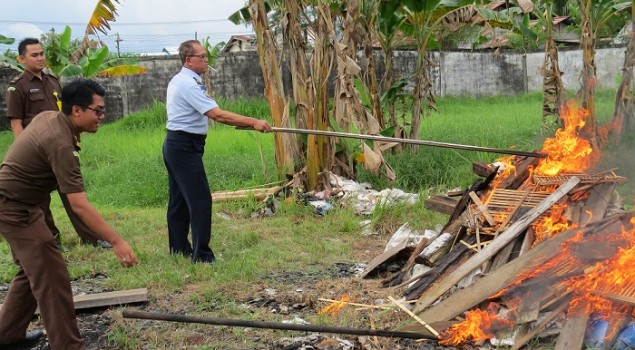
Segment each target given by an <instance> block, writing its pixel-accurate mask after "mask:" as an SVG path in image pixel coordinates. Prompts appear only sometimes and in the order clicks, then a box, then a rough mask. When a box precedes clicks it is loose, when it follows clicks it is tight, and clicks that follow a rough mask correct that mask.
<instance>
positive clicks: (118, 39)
mask: <svg viewBox="0 0 635 350" xmlns="http://www.w3.org/2000/svg"><path fill="white" fill-rule="evenodd" d="M115 35H117V39H115V42H117V57H121V52H119V43H120V42H121V41H123V39H121V38H120V37H119V33H117V34H115Z"/></svg>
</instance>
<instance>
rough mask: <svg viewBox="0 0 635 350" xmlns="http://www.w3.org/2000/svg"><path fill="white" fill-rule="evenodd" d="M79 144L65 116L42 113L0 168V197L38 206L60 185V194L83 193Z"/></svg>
mask: <svg viewBox="0 0 635 350" xmlns="http://www.w3.org/2000/svg"><path fill="white" fill-rule="evenodd" d="M78 141H79V133H78V132H77V131H76V130H75V128H74V126H73V124H72V123H71V120H70V118H69V117H68V116H66V115H65V114H64V113H62V112H55V111H47V112H42V113H40V114H39V115H38V117H37V118H35V119H34V120H33V122H32V123H31V125H30V126H29V127H28V128H26V129H24V132H23V133H22V134H20V137H18V138H17V139H16V140H15V142H14V143H13V145H11V147H10V148H9V150H8V151H7V154H6V156H5V158H4V161H3V162H2V165H0V194H1V195H4V196H5V197H6V198H9V199H12V200H15V201H18V202H22V203H27V204H39V203H42V202H43V201H44V199H45V198H46V197H47V196H48V195H49V194H50V193H51V191H53V190H54V189H55V188H57V187H58V185H59V189H58V190H59V192H60V193H78V192H84V181H83V179H82V173H81V170H80V166H79V153H78V152H79V142H78Z"/></svg>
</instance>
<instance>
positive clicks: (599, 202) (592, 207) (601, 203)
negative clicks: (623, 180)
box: [578, 182, 615, 225]
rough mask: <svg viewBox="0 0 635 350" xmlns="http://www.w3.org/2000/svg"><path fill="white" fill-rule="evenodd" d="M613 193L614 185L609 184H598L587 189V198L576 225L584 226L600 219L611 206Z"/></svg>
mask: <svg viewBox="0 0 635 350" xmlns="http://www.w3.org/2000/svg"><path fill="white" fill-rule="evenodd" d="M613 191H615V183H610V182H609V183H603V184H599V185H596V186H593V188H591V189H589V190H588V192H589V198H588V199H587V200H586V201H585V204H584V206H583V207H582V208H581V210H580V217H579V219H578V220H579V221H578V224H581V225H584V224H586V223H588V222H593V221H597V220H600V219H602V218H603V217H604V214H606V210H607V209H608V208H609V205H610V204H611V197H612V195H613Z"/></svg>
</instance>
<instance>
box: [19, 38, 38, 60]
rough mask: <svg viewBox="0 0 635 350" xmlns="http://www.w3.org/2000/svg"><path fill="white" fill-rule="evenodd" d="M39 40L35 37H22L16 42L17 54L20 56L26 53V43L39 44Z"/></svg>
mask: <svg viewBox="0 0 635 350" xmlns="http://www.w3.org/2000/svg"><path fill="white" fill-rule="evenodd" d="M39 43H40V41H39V40H37V39H36V38H24V39H22V41H20V43H19V44H18V55H20V56H24V55H26V47H27V45H35V44H39Z"/></svg>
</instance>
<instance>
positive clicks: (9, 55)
mask: <svg viewBox="0 0 635 350" xmlns="http://www.w3.org/2000/svg"><path fill="white" fill-rule="evenodd" d="M14 42H15V39H14V38H9V37H6V36H4V35H2V34H0V44H5V45H11V44H13V43H14ZM0 64H2V65H5V66H7V67H9V68H12V69H15V70H22V65H20V64H19V63H18V56H17V55H16V54H15V53H13V52H11V50H8V49H7V51H6V52H5V53H4V54H3V55H0Z"/></svg>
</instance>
